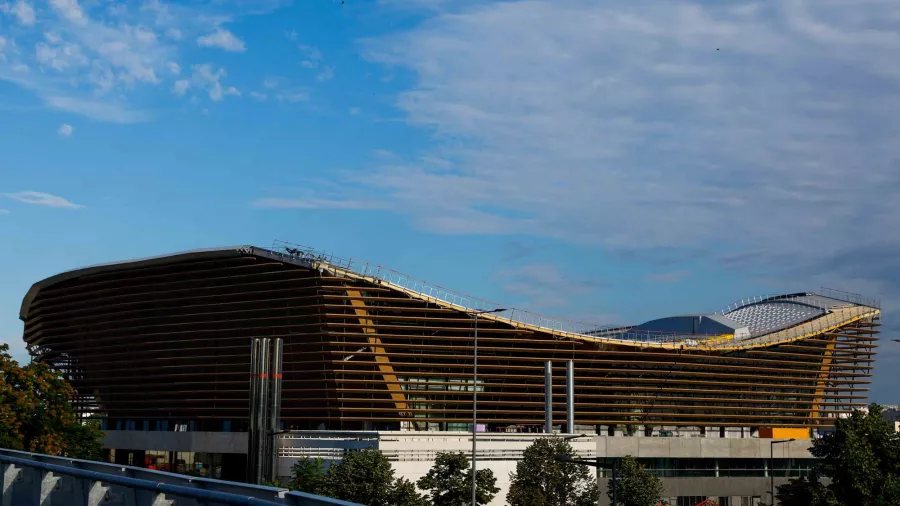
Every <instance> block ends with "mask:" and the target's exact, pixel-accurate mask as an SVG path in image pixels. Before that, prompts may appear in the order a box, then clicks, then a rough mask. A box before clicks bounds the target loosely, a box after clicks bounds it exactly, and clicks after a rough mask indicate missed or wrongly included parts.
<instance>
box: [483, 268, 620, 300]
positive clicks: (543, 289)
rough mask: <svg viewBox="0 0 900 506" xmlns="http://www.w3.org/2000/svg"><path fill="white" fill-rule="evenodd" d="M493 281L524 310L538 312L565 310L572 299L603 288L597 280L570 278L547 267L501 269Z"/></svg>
mask: <svg viewBox="0 0 900 506" xmlns="http://www.w3.org/2000/svg"><path fill="white" fill-rule="evenodd" d="M493 278H494V281H496V282H497V283H499V284H500V286H501V287H502V288H503V290H504V291H505V292H507V293H509V294H510V295H512V296H515V297H517V298H519V300H520V303H521V305H522V306H523V308H525V309H533V310H541V311H542V310H544V309H549V308H557V307H563V306H566V305H568V304H569V303H570V302H571V301H572V299H575V298H579V297H582V296H584V295H585V294H587V293H590V292H596V291H597V290H600V289H601V288H603V284H602V283H600V282H599V281H597V280H594V279H586V278H580V277H573V276H569V275H567V274H565V273H563V272H562V271H561V270H560V269H559V267H558V266H556V265H554V264H548V263H531V264H526V265H521V266H515V267H503V268H501V269H498V270H497V271H496V272H495V273H494V275H493Z"/></svg>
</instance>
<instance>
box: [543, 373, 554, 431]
mask: <svg viewBox="0 0 900 506" xmlns="http://www.w3.org/2000/svg"><path fill="white" fill-rule="evenodd" d="M544 432H545V433H547V434H550V433H552V432H553V362H551V361H549V360H548V361H547V362H546V363H545V364H544Z"/></svg>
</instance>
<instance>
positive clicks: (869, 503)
mask: <svg viewBox="0 0 900 506" xmlns="http://www.w3.org/2000/svg"><path fill="white" fill-rule="evenodd" d="M882 412H883V408H882V407H881V406H879V405H877V404H872V405H870V406H869V409H868V410H867V411H861V410H857V411H854V412H853V413H852V414H851V415H850V416H849V417H847V418H840V419H838V420H836V421H835V430H834V432H832V433H830V434H826V435H825V436H824V437H822V438H820V439H816V440H814V441H813V446H812V448H810V452H811V453H812V454H813V456H815V457H816V463H815V465H814V475H813V477H812V478H811V479H809V480H804V479H801V480H791V482H790V483H788V484H787V485H782V486H780V487H778V493H777V494H776V498H777V499H778V500H779V501H780V502H781V504H782V505H784V506H795V505H799V504H804V505H808V504H816V505H818V504H824V505H830V504H835V503H836V504H842V505H851V504H852V505H853V506H878V505H886V504H900V434H897V433H896V432H894V430H893V427H892V426H891V424H890V423H889V422H887V421H885V420H884V419H883V418H882ZM818 476H821V477H824V478H830V480H831V483H829V484H828V485H827V486H826V485H822V484H821V482H820V481H819V480H818V479H817V477H818ZM810 501H813V502H810ZM816 501H817V502H816Z"/></svg>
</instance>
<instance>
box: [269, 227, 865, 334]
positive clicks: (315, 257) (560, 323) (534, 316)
mask: <svg viewBox="0 0 900 506" xmlns="http://www.w3.org/2000/svg"><path fill="white" fill-rule="evenodd" d="M272 253H273V254H275V255H279V256H282V257H288V258H291V259H298V260H301V261H303V262H304V263H308V264H309V265H315V264H317V263H318V264H320V265H321V264H324V265H327V266H330V267H332V268H337V269H341V270H345V271H349V272H352V273H354V274H356V275H358V276H362V277H370V278H374V279H378V280H380V281H383V282H386V283H388V284H390V285H393V286H395V287H397V288H399V289H401V290H406V291H409V292H413V293H415V294H417V295H419V296H421V297H423V298H426V299H431V300H435V301H441V302H444V303H447V304H451V305H455V306H458V307H462V308H463V309H465V310H468V311H475V312H477V311H490V310H493V309H498V308H501V307H505V306H502V305H501V304H499V303H497V302H493V301H489V300H487V299H481V298H478V297H473V296H471V295H467V294H464V293H462V292H458V291H455V290H452V289H450V288H445V287H442V286H440V285H437V284H434V283H429V282H426V281H422V280H419V279H417V278H414V277H412V276H409V275H408V274H403V273H401V272H398V271H395V270H393V269H390V268H387V267H383V266H381V265H373V264H370V263H369V262H366V261H364V260H359V259H355V260H354V259H353V258H347V259H344V258H341V257H338V256H335V255H333V254H330V253H326V252H324V251H321V250H316V249H314V248H311V247H309V246H303V245H299V244H294V243H290V242H287V241H281V240H276V241H274V243H273V246H272ZM821 291H822V292H823V293H822V294H817V293H804V294H802V295H795V296H790V295H787V296H786V295H783V294H782V295H768V296H763V297H751V298H749V299H742V300H741V301H740V302H736V303H734V304H730V305H729V306H727V307H726V309H724V310H722V311H720V312H717V313H714V314H722V315H724V314H726V313H728V312H730V311H732V310H734V309H737V308H738V307H742V306H746V305H748V304H753V303H758V302H762V301H764V300H767V299H772V298H777V299H778V300H783V301H795V300H796V301H798V302H802V303H804V304H806V305H808V306H811V307H818V308H820V309H822V310H823V315H820V316H819V317H817V318H816V320H823V318H821V316H827V314H828V308H827V307H825V306H824V305H823V304H817V303H816V301H814V300H808V297H809V296H810V295H821V296H823V297H830V298H833V299H836V300H841V301H844V302H852V303H854V304H858V305H865V306H869V307H874V308H876V309H879V305H878V301H877V299H873V300H871V301H869V300H865V301H864V300H863V297H862V296H859V295H858V294H851V293H850V292H842V291H840V290H833V289H830V288H824V287H823V288H822V289H821ZM826 293H827V294H826ZM804 298H806V299H807V300H804V301H801V300H800V299H804ZM850 299H855V300H850ZM491 319H493V320H496V321H500V322H508V323H509V324H511V325H516V324H524V325H529V326H531V327H537V328H540V329H542V330H546V331H549V332H550V333H553V332H558V333H567V334H576V335H579V336H582V337H586V338H592V339H595V340H597V341H604V342H609V341H621V342H627V343H638V344H640V343H646V344H677V345H681V346H687V347H694V346H697V347H699V346H710V343H712V344H711V345H712V346H720V345H727V344H728V342H724V343H720V342H718V339H717V338H719V337H721V336H722V334H702V335H701V334H683V333H675V332H660V331H645V330H640V331H637V330H634V327H633V326H622V325H595V324H590V323H585V322H579V321H575V320H566V319H561V318H555V317H550V316H546V315H543V314H540V313H535V312H533V311H527V310H523V309H518V308H514V307H506V311H504V312H502V313H496V314H493V315H491ZM825 320H827V319H825ZM809 323H810V321H807V322H800V323H798V324H797V325H793V326H801V325H806V324H809ZM831 323H832V322H831V321H830V320H827V321H819V322H818V323H817V324H816V327H815V328H822V329H825V328H828V327H829V326H830V324H831ZM786 328H790V327H786ZM810 328H811V329H812V328H813V327H812V326H810ZM752 337H760V336H751V338H752Z"/></svg>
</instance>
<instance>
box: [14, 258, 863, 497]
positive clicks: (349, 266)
mask: <svg viewBox="0 0 900 506" xmlns="http://www.w3.org/2000/svg"><path fill="white" fill-rule="evenodd" d="M498 309H499V308H498V307H497V306H496V305H494V304H492V303H488V302H485V301H482V300H478V299H475V298H472V297H469V296H466V295H462V294H459V293H456V292H453V291H451V290H448V289H444V288H441V287H438V286H435V285H432V284H428V283H424V282H421V281H417V280H415V279H413V278H410V277H408V276H405V275H402V274H399V273H397V272H395V271H392V270H389V269H385V268H382V267H377V266H374V265H370V264H367V263H365V262H361V261H358V260H355V259H353V260H343V259H338V258H335V257H332V256H326V255H323V254H319V253H316V252H314V251H312V250H310V249H306V248H302V247H297V246H293V245H290V244H286V243H276V245H275V246H273V247H272V248H258V247H252V246H242V247H231V248H217V249H208V250H198V251H190V252H185V253H177V254H172V255H165V256H161V257H155V258H148V259H141V260H133V261H126V262H121V263H113V264H105V265H98V266H93V267H86V268H82V269H76V270H72V271H69V272H65V273H62V274H58V275H56V276H53V277H50V278H47V279H45V280H42V281H39V282H37V283H36V284H34V286H33V287H32V288H31V289H30V290H29V291H28V293H27V295H26V296H25V298H24V300H23V302H22V308H21V312H20V317H21V319H22V320H23V321H24V322H25V331H24V339H25V341H26V343H27V345H28V347H29V350H30V351H31V353H32V354H33V356H34V357H35V360H38V361H41V362H44V363H47V364H48V365H50V366H51V367H53V368H55V369H56V370H59V371H61V372H63V373H64V374H65V375H66V376H67V377H68V378H69V380H70V381H71V383H72V384H73V385H74V386H75V388H76V389H77V391H78V395H79V397H78V399H77V400H76V401H75V402H77V403H78V404H79V407H80V409H81V410H82V412H84V413H86V414H91V415H92V416H96V417H99V418H101V419H102V420H103V424H104V429H105V430H106V432H107V436H106V441H105V444H106V447H107V448H109V449H110V459H112V460H114V461H115V462H119V463H122V464H132V465H148V466H154V467H157V468H164V469H169V470H172V471H177V472H186V473H200V474H205V475H208V476H212V477H221V478H223V479H237V480H242V479H244V478H245V476H246V474H245V473H246V462H247V448H248V437H247V432H246V431H247V427H248V417H249V413H250V411H249V410H250V408H249V391H250V383H251V382H250V359H251V356H250V343H251V340H252V339H253V338H281V339H282V340H283V343H284V346H283V373H282V397H281V410H280V416H281V426H282V427H283V428H284V429H290V432H286V433H284V434H279V435H278V436H277V441H278V443H277V451H278V459H277V460H278V465H277V469H278V471H277V474H278V475H281V476H284V475H287V474H288V471H289V469H290V466H291V464H292V463H293V462H294V461H295V460H296V459H297V458H300V457H304V456H319V457H323V458H325V459H327V460H334V459H340V458H341V455H343V452H344V451H346V450H348V449H352V448H360V447H366V446H375V447H377V448H380V449H381V450H382V451H383V452H384V453H385V454H386V455H387V456H388V457H389V458H390V459H391V460H392V462H393V465H394V467H395V469H396V470H397V472H398V474H400V475H403V476H406V477H408V478H410V479H412V480H415V479H417V478H418V477H419V476H421V475H423V474H425V473H426V472H427V471H428V469H429V468H430V466H431V463H432V461H433V459H434V455H435V452H437V451H441V450H454V451H464V452H466V453H469V452H471V445H472V439H471V432H470V431H471V430H472V426H473V422H472V419H473V393H477V423H476V430H477V432H478V433H479V434H478V438H477V439H478V451H477V457H478V463H479V468H483V467H487V468H491V469H493V470H494V474H495V476H496V477H497V478H498V486H500V487H501V492H500V493H499V494H498V495H497V498H496V499H495V501H494V503H493V504H503V503H504V501H505V494H506V489H507V488H508V481H509V479H508V475H509V472H510V471H512V470H514V469H515V462H516V460H517V459H518V458H520V457H521V455H522V450H524V448H525V447H526V446H527V445H528V444H530V442H531V441H533V440H534V439H535V438H539V437H544V436H546V433H547V427H548V425H549V427H550V430H552V431H553V432H560V433H564V434H567V435H568V436H567V437H570V438H571V443H572V445H573V446H574V447H575V448H576V449H577V451H578V452H579V454H580V455H581V456H583V457H599V458H601V459H607V461H608V462H611V461H613V460H615V458H616V457H621V456H624V455H634V456H636V457H638V458H639V459H640V460H641V461H642V462H643V463H645V464H646V465H647V466H648V467H649V468H651V469H653V470H655V471H656V472H657V473H658V474H659V475H660V476H661V477H662V478H663V482H664V484H665V486H666V491H667V494H669V496H670V503H671V504H672V505H673V506H674V505H679V506H680V505H682V504H690V505H694V504H696V503H697V502H699V501H700V500H703V499H706V498H707V497H709V498H712V499H714V500H715V501H717V502H718V504H720V505H722V506H724V505H734V506H743V505H750V504H755V503H758V502H759V501H760V500H762V501H764V502H765V501H768V500H769V498H768V490H769V477H770V476H774V477H776V484H777V483H779V482H782V481H785V480H786V479H787V478H788V477H796V476H800V475H804V474H805V473H807V472H808V470H809V466H810V459H811V455H810V454H809V452H808V450H807V449H808V447H809V446H810V442H809V438H810V437H816V436H817V435H818V434H819V433H821V432H822V431H827V430H829V428H830V427H832V426H833V424H834V420H835V418H837V417H840V416H844V415H846V414H848V413H849V412H850V411H852V410H853V409H855V408H858V407H861V406H864V405H865V404H866V400H867V390H868V387H867V385H868V384H869V382H870V377H871V372H872V368H873V363H874V355H875V348H876V345H877V341H878V327H879V326H880V323H879V319H880V310H879V304H878V302H877V301H865V300H862V298H861V297H859V296H857V295H852V294H847V293H843V292H837V291H827V292H823V293H819V294H813V293H795V294H786V295H779V296H771V297H762V298H754V299H749V300H743V301H740V302H739V303H736V304H733V305H731V306H729V307H727V308H726V309H725V310H723V311H721V312H718V313H702V314H699V313H698V314H692V315H681V316H673V317H666V318H660V319H657V320H653V321H650V322H647V323H644V324H641V325H637V326H631V327H616V328H611V327H600V326H591V325H586V324H581V323H574V322H568V321H563V320H558V319H553V318H548V317H544V316H541V315H537V314H534V313H529V312H524V311H520V310H517V309H506V310H503V311H500V312H488V311H494V310H498ZM476 329H477V330H476ZM476 335H477V357H478V362H477V364H478V365H477V380H476V381H473V373H474V372H475V370H474V367H473V365H474V363H473V362H474V356H475V350H476V346H474V339H475V336H476ZM548 361H549V362H550V366H549V367H548V365H547V362H548ZM569 364H571V365H569ZM570 368H571V373H569V370H570ZM547 372H549V375H548V374H546V373H547ZM572 385H573V386H574V387H572ZM548 386H549V389H548V388H547V387H548ZM473 388H474V390H475V392H473ZM548 408H549V409H548ZM547 413H549V414H550V417H549V419H548V417H547V416H546V414H547ZM784 439H793V440H794V441H788V442H783V443H782V441H783V440H784ZM774 443H781V444H774ZM770 453H771V454H773V455H774V456H775V459H774V460H773V461H772V463H771V464H770V459H769V457H770ZM603 472H604V471H601V473H603ZM601 476H604V475H603V474H601ZM604 483H605V482H604V481H602V480H601V484H604Z"/></svg>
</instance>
